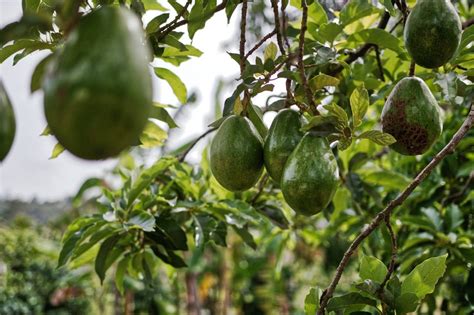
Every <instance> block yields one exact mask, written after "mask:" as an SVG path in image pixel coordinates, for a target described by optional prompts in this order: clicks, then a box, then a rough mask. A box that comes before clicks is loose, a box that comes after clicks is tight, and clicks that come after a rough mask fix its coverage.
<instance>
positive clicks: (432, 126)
mask: <svg viewBox="0 0 474 315" xmlns="http://www.w3.org/2000/svg"><path fill="white" fill-rule="evenodd" d="M382 130H383V132H387V133H389V134H391V135H392V136H394V137H395V139H396V140H397V142H395V143H394V144H392V145H391V146H390V147H391V148H392V149H393V150H395V151H397V152H398V153H400V154H404V155H418V154H423V153H424V152H426V151H427V150H428V149H429V148H430V147H431V145H432V144H433V143H434V142H435V141H436V139H437V138H438V137H439V136H440V134H441V132H442V130H443V122H442V121H441V109H440V107H439V105H438V103H437V102H436V99H435V98H434V96H433V94H431V91H430V89H429V88H428V86H427V85H426V83H425V82H424V81H423V80H422V79H420V78H417V77H407V78H404V79H402V80H400V82H398V83H397V85H396V86H395V87H394V88H393V90H392V92H391V93H390V95H389V97H388V99H387V101H386V102H385V105H384V108H383V111H382Z"/></svg>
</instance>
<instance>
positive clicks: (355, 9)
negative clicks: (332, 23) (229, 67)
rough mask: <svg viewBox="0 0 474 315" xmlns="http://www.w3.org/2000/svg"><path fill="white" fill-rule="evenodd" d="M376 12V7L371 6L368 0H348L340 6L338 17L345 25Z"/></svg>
mask: <svg viewBox="0 0 474 315" xmlns="http://www.w3.org/2000/svg"><path fill="white" fill-rule="evenodd" d="M376 12H378V10H377V8H375V7H374V6H372V5H371V4H370V3H369V1H368V0H350V1H349V2H347V3H346V5H345V6H344V7H343V8H342V10H341V13H340V15H339V19H340V21H341V23H342V24H343V25H344V26H345V25H348V24H350V23H352V22H355V21H357V20H359V19H361V18H363V17H365V16H368V15H371V14H374V13H376Z"/></svg>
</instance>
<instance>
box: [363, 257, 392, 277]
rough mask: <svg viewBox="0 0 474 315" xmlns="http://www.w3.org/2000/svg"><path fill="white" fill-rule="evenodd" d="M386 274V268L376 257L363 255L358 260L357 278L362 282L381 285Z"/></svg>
mask: <svg viewBox="0 0 474 315" xmlns="http://www.w3.org/2000/svg"><path fill="white" fill-rule="evenodd" d="M387 272H388V270H387V267H386V266H385V265H384V263H383V262H381V261H380V260H379V259H378V258H376V257H373V256H365V255H364V256H362V258H361V259H360V267H359V276H360V278H361V279H362V280H367V279H369V280H373V281H376V282H378V283H382V281H383V280H384V279H385V275H386V274H387Z"/></svg>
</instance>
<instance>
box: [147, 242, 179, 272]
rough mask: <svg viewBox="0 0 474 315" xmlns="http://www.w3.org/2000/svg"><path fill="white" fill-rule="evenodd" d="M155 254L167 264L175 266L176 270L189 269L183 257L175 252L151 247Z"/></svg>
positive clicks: (159, 247)
mask: <svg viewBox="0 0 474 315" xmlns="http://www.w3.org/2000/svg"><path fill="white" fill-rule="evenodd" d="M151 250H152V251H153V253H154V254H155V255H156V256H157V257H159V258H160V259H161V260H162V261H164V262H165V263H167V264H169V265H171V266H173V267H174V268H185V267H187V265H186V262H185V261H184V260H183V258H181V256H178V255H176V254H175V253H174V252H173V251H171V250H168V249H163V248H162V247H161V246H159V245H158V246H151Z"/></svg>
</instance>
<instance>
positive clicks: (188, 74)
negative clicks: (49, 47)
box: [0, 0, 238, 201]
mask: <svg viewBox="0 0 474 315" xmlns="http://www.w3.org/2000/svg"><path fill="white" fill-rule="evenodd" d="M20 16H21V1H20V0H0V28H1V27H3V26H5V25H6V24H8V23H11V22H13V21H16V20H18V19H19V18H20ZM234 22H235V20H234ZM234 25H235V23H233V22H231V24H229V25H227V21H226V18H225V14H217V16H215V17H214V18H212V19H211V20H210V21H209V22H208V24H207V25H206V28H205V29H204V30H202V31H200V32H198V33H197V34H196V35H195V38H194V40H193V45H194V46H196V47H197V48H199V49H200V50H201V51H203V52H204V54H203V56H201V57H200V58H196V59H194V60H191V61H188V62H186V63H184V64H182V66H181V67H180V68H175V67H173V66H171V65H169V64H163V65H164V66H166V67H168V68H170V69H172V70H173V71H174V72H175V73H177V74H178V75H179V76H180V77H181V78H182V79H183V81H184V83H185V84H186V85H187V87H188V91H192V90H197V91H198V95H199V103H198V106H197V109H196V110H194V111H193V112H192V115H188V117H189V119H187V120H186V122H185V123H181V124H180V127H181V130H182V136H180V138H186V137H187V138H189V137H191V136H192V135H193V134H198V133H200V132H202V131H203V130H204V129H205V128H206V123H208V118H209V117H210V115H212V112H213V93H214V90H215V82H217V80H218V78H219V77H224V78H226V79H228V78H233V77H234V78H235V77H236V76H237V72H238V65H237V63H235V62H234V61H232V60H231V59H230V57H229V56H228V55H227V53H226V52H225V51H224V49H223V48H222V42H223V41H228V40H229V39H230V38H229V37H231V36H234V35H235V34H236V33H235V28H234ZM236 42H237V39H236ZM45 54H46V52H38V53H33V54H31V55H30V56H28V57H26V58H24V59H23V60H21V61H20V62H19V63H18V64H17V65H16V66H13V65H12V60H13V58H12V57H10V58H9V59H7V60H6V61H4V62H3V63H2V64H0V79H1V80H2V81H3V83H4V85H5V87H6V89H7V92H8V94H9V96H10V99H11V101H12V103H13V106H14V109H15V113H16V120H17V134H16V139H15V143H14V145H13V148H12V150H11V151H10V154H9V155H8V157H7V159H6V160H5V161H4V163H3V164H1V165H0V198H2V199H3V198H22V199H27V200H28V199H32V198H37V199H40V200H43V201H44V200H56V199H60V198H64V197H67V196H70V195H73V194H74V193H75V192H76V191H77V189H78V187H79V185H80V184H81V183H82V182H83V181H84V179H86V178H88V177H91V176H97V175H99V176H100V175H101V174H104V172H105V171H106V170H107V169H110V168H111V167H112V166H113V165H114V160H107V161H103V162H86V161H83V160H80V159H78V158H75V157H74V156H72V155H70V154H69V153H67V152H65V153H63V154H62V155H61V156H60V157H59V158H57V159H55V160H49V159H48V158H49V156H50V154H51V150H52V148H53V146H54V144H55V143H56V142H55V140H54V138H51V137H40V136H39V134H40V133H41V131H42V130H43V129H44V127H45V126H46V122H45V119H44V114H43V100H42V97H43V95H42V92H36V93H35V94H31V93H30V90H29V85H30V78H31V74H32V72H33V69H34V67H35V66H36V64H37V63H38V62H39V61H40V60H41V58H42V57H43V56H44V55H45ZM160 66H162V65H160ZM154 90H155V91H154V94H155V96H154V99H155V100H156V101H161V102H163V103H168V104H177V100H176V98H175V97H174V95H173V94H172V93H171V90H170V89H169V87H168V86H167V85H166V83H164V82H163V81H158V80H157V79H156V78H154ZM191 117H192V118H191ZM194 157H195V158H197V154H195V155H194Z"/></svg>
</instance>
